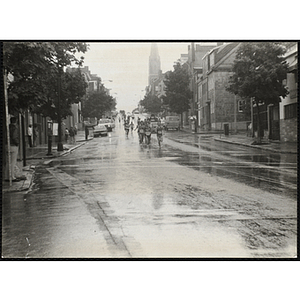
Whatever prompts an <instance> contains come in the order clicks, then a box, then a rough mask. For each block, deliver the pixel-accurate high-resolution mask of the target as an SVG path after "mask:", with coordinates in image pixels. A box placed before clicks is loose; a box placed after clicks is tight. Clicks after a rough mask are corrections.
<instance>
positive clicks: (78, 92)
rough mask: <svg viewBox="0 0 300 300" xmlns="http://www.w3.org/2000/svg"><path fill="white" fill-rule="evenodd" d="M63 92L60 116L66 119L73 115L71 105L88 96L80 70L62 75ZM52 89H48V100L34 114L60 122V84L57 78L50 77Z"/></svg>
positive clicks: (34, 110)
mask: <svg viewBox="0 0 300 300" xmlns="http://www.w3.org/2000/svg"><path fill="white" fill-rule="evenodd" d="M60 81H61V82H60V83H61V84H60V86H61V91H60V115H61V118H62V119H63V118H66V117H67V116H69V115H72V111H71V104H73V103H78V102H79V101H80V100H82V98H83V96H84V95H85V94H86V88H87V83H86V82H85V80H84V77H83V75H82V74H81V72H80V69H77V70H76V72H72V73H69V72H64V73H62V74H61V80H60ZM48 84H49V86H51V88H50V89H48V94H47V95H46V96H47V100H45V101H44V102H43V103H42V104H40V105H38V106H36V107H35V108H34V109H33V112H35V113H39V114H41V115H43V116H45V117H50V118H51V119H52V120H54V121H58V109H57V108H58V97H57V95H58V86H59V85H58V82H57V76H53V77H51V78H50V77H49V81H48Z"/></svg>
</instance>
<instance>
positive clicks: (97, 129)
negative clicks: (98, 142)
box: [94, 124, 107, 137]
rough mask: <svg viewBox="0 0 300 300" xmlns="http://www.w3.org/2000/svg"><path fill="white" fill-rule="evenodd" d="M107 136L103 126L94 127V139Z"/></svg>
mask: <svg viewBox="0 0 300 300" xmlns="http://www.w3.org/2000/svg"><path fill="white" fill-rule="evenodd" d="M98 136H107V128H106V126H105V125H104V124H98V125H96V126H94V137H98Z"/></svg>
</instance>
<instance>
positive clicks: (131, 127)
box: [130, 122, 134, 132]
mask: <svg viewBox="0 0 300 300" xmlns="http://www.w3.org/2000/svg"><path fill="white" fill-rule="evenodd" d="M133 127H134V124H133V122H131V123H130V129H131V132H132V131H133Z"/></svg>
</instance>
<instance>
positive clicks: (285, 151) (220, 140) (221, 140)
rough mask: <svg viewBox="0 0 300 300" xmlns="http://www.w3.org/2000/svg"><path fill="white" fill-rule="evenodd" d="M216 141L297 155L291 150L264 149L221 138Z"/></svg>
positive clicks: (263, 148)
mask: <svg viewBox="0 0 300 300" xmlns="http://www.w3.org/2000/svg"><path fill="white" fill-rule="evenodd" d="M214 140H215V141H218V142H223V143H228V144H234V145H239V146H245V147H249V148H256V149H260V150H264V151H272V152H276V153H282V154H297V151H296V152H295V151H289V150H278V149H270V148H266V147H263V146H260V145H251V144H245V143H239V142H235V141H229V140H224V139H220V138H214Z"/></svg>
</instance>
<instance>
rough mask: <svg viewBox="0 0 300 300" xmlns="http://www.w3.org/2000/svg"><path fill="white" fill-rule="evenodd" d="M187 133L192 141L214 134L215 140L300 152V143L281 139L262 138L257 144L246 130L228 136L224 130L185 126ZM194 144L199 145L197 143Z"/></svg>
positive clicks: (259, 147) (294, 152) (266, 149)
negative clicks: (299, 149)
mask: <svg viewBox="0 0 300 300" xmlns="http://www.w3.org/2000/svg"><path fill="white" fill-rule="evenodd" d="M181 132H183V133H185V135H186V137H188V136H190V137H191V139H190V140H191V143H193V141H194V137H195V135H210V136H213V138H214V140H215V141H219V142H224V143H229V144H235V145H242V146H245V147H251V148H256V149H261V150H264V151H272V152H276V153H282V154H297V153H298V143H292V142H280V141H270V140H267V139H263V140H262V144H260V145H257V144H255V138H252V137H250V136H247V133H246V132H242V133H237V134H231V133H229V135H228V136H225V135H224V132H223V131H201V132H197V133H195V132H193V131H192V130H191V129H190V128H189V127H184V128H183V130H182V131H181ZM194 146H197V145H196V144H195V145H194Z"/></svg>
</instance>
